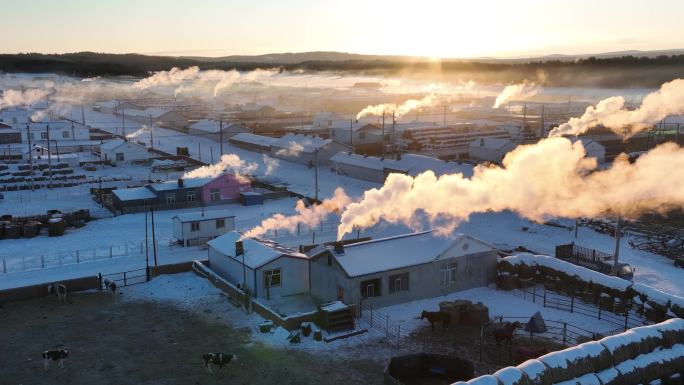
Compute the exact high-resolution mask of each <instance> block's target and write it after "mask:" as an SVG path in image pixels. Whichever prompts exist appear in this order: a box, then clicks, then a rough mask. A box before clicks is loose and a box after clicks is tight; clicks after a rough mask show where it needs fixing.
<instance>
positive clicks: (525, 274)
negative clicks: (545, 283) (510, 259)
mask: <svg viewBox="0 0 684 385" xmlns="http://www.w3.org/2000/svg"><path fill="white" fill-rule="evenodd" d="M534 276H535V268H534V266H531V265H528V264H525V263H521V264H519V265H518V278H520V279H522V280H525V281H527V280H532V279H534Z"/></svg>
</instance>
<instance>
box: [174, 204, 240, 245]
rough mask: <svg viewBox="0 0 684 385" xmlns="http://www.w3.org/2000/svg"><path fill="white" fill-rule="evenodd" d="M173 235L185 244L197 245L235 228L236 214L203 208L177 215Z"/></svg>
mask: <svg viewBox="0 0 684 385" xmlns="http://www.w3.org/2000/svg"><path fill="white" fill-rule="evenodd" d="M171 220H172V221H173V237H174V238H175V239H176V240H178V243H180V244H182V245H183V246H195V245H200V244H204V243H207V242H208V241H210V240H212V239H214V238H216V237H218V236H221V235H223V234H225V233H227V232H228V231H233V230H235V215H234V214H233V213H232V211H230V210H202V211H196V212H191V213H183V214H178V215H175V216H173V217H172V218H171Z"/></svg>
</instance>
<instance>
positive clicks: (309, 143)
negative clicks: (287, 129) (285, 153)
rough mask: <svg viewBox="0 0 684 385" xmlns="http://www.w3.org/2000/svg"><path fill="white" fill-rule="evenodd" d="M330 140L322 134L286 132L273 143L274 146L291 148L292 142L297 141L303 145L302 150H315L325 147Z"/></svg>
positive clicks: (296, 142)
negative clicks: (321, 135)
mask: <svg viewBox="0 0 684 385" xmlns="http://www.w3.org/2000/svg"><path fill="white" fill-rule="evenodd" d="M330 142H331V140H330V139H323V138H321V137H320V136H313V135H302V134H285V135H283V136H281V137H280V138H278V139H276V140H275V141H274V142H273V143H272V144H271V145H272V146H273V147H280V148H290V147H291V146H292V143H295V144H297V145H299V146H301V151H304V152H314V151H316V150H317V149H320V148H322V147H325V146H326V145H327V144H328V143H330Z"/></svg>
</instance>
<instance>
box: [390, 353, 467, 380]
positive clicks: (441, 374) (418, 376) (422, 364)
mask: <svg viewBox="0 0 684 385" xmlns="http://www.w3.org/2000/svg"><path fill="white" fill-rule="evenodd" d="M474 375H475V367H474V365H473V363H472V362H471V361H468V360H465V359H463V358H460V357H456V356H446V355H441V354H426V353H421V354H410V355H406V356H397V357H392V359H391V360H390V362H389V365H387V368H386V369H385V384H388V385H397V384H405V385H418V384H428V383H429V384H445V385H446V384H451V383H454V382H456V381H467V380H469V379H471V378H473V376H474Z"/></svg>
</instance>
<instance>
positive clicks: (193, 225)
mask: <svg viewBox="0 0 684 385" xmlns="http://www.w3.org/2000/svg"><path fill="white" fill-rule="evenodd" d="M199 227H200V223H199V222H190V231H199Z"/></svg>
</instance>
